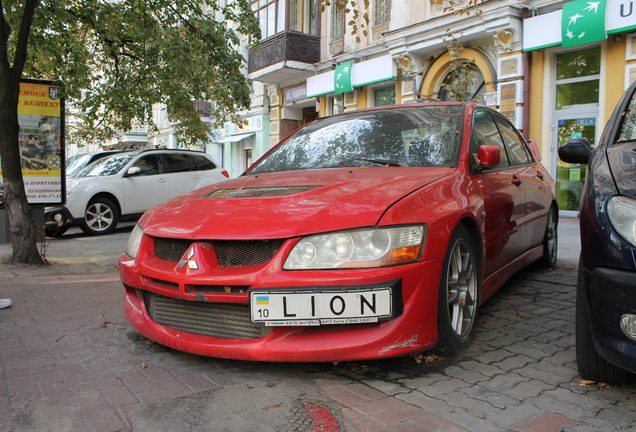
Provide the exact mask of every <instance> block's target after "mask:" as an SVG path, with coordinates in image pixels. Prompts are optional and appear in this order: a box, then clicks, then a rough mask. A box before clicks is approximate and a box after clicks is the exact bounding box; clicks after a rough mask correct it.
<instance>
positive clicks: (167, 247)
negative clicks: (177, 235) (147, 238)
mask: <svg viewBox="0 0 636 432" xmlns="http://www.w3.org/2000/svg"><path fill="white" fill-rule="evenodd" d="M191 244H192V240H182V239H173V238H161V237H155V255H156V256H157V257H158V258H161V259H162V260H166V261H173V262H178V261H179V260H180V259H181V257H182V256H183V254H184V253H185V251H186V250H187V249H188V248H189V247H190V245H191Z"/></svg>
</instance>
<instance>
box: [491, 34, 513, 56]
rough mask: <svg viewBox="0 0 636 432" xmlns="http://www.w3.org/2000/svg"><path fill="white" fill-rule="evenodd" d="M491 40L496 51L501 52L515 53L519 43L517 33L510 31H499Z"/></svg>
mask: <svg viewBox="0 0 636 432" xmlns="http://www.w3.org/2000/svg"><path fill="white" fill-rule="evenodd" d="M492 38H493V40H494V43H495V46H496V47H497V49H498V50H499V51H503V52H511V51H515V47H516V45H517V44H518V43H519V37H518V36H517V32H515V31H514V30H512V29H504V30H499V31H497V32H495V34H494V35H493V37H492Z"/></svg>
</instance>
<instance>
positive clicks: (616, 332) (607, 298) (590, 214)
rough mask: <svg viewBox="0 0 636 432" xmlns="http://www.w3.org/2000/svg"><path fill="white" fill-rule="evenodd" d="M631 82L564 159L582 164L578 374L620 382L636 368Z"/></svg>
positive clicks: (635, 131) (635, 150)
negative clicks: (595, 129)
mask: <svg viewBox="0 0 636 432" xmlns="http://www.w3.org/2000/svg"><path fill="white" fill-rule="evenodd" d="M635 91H636V85H632V86H631V87H630V88H629V89H628V90H627V91H626V92H625V94H624V95H623V98H622V99H621V100H620V102H619V103H618V105H617V106H616V109H615V110H614V113H613V114H612V116H611V117H610V119H609V121H608V123H607V125H606V126H605V129H604V131H603V135H602V136H601V139H600V142H599V144H598V146H597V147H596V148H595V149H592V148H591V147H590V146H589V145H588V143H587V140H586V139H574V140H572V141H569V142H567V143H566V144H565V145H564V146H562V147H561V148H560V149H559V157H560V158H561V160H563V161H564V162H568V163H579V164H588V173H587V178H586V183H585V187H584V189H583V196H582V199H581V206H580V226H581V259H580V262H579V273H578V283H577V293H576V362H577V366H578V370H579V374H580V375H581V378H584V379H588V380H594V381H604V382H607V383H624V382H626V381H628V380H630V379H631V374H632V373H636V261H635V260H636V97H635V95H634V92H635Z"/></svg>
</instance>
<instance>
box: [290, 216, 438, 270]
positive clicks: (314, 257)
mask: <svg viewBox="0 0 636 432" xmlns="http://www.w3.org/2000/svg"><path fill="white" fill-rule="evenodd" d="M425 237H426V225H409V226H399V227H391V228H375V229H373V228H372V229H361V230H349V231H339V232H335V233H330V234H319V235H313V236H309V237H305V238H304V239H302V240H301V241H299V242H298V243H297V244H296V246H294V249H292V251H291V253H290V254H289V256H288V257H287V260H286V261H285V265H284V266H283V269H285V270H308V269H331V268H364V267H382V266H388V265H395V264H404V263H408V262H413V261H415V260H417V259H418V258H419V256H420V250H421V248H422V244H423V242H424V238H425Z"/></svg>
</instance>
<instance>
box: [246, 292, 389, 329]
mask: <svg viewBox="0 0 636 432" xmlns="http://www.w3.org/2000/svg"><path fill="white" fill-rule="evenodd" d="M250 305H251V314H252V321H254V322H261V323H264V324H265V325H267V326H293V325H321V324H354V323H365V322H376V321H378V319H380V318H387V317H390V316H391V313H392V310H391V305H392V301H391V289H390V288H376V289H370V290H359V291H288V292H282V291H263V290H259V291H253V292H252V293H250Z"/></svg>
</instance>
